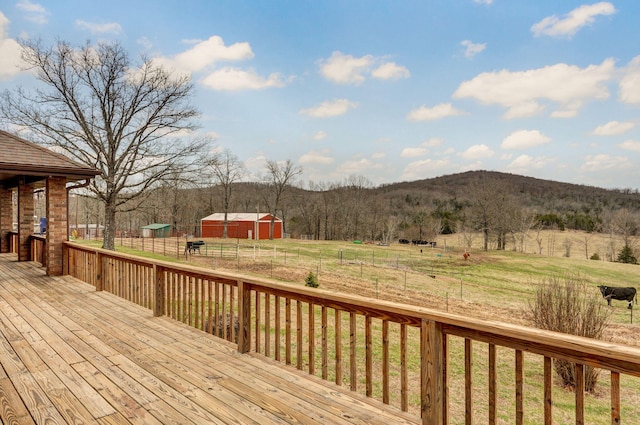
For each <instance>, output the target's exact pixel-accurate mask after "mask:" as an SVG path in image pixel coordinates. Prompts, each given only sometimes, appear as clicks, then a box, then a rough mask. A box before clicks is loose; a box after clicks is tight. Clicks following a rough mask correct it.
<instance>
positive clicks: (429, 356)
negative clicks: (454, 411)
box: [420, 319, 447, 425]
mask: <svg viewBox="0 0 640 425" xmlns="http://www.w3.org/2000/svg"><path fill="white" fill-rule="evenodd" d="M443 337H444V336H443V333H442V325H441V324H439V323H437V322H435V321H433V320H427V319H422V326H421V330H420V354H421V356H420V357H421V359H422V361H421V363H420V368H421V371H420V387H421V391H420V393H421V394H420V398H421V403H420V413H421V416H422V423H423V424H424V425H444V422H443V421H444V406H445V403H446V402H447V400H445V398H444V378H445V377H444V361H445V358H446V356H445V353H444V350H443Z"/></svg>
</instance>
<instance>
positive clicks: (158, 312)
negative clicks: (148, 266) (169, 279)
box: [153, 264, 165, 317]
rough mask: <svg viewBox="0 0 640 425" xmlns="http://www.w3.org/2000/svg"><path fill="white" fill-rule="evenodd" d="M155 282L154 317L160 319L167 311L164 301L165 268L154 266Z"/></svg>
mask: <svg viewBox="0 0 640 425" xmlns="http://www.w3.org/2000/svg"><path fill="white" fill-rule="evenodd" d="M153 281H154V286H155V297H154V298H155V300H154V303H153V317H160V316H162V315H163V314H164V311H165V308H164V307H165V305H164V304H165V299H164V292H165V291H164V267H163V266H160V265H158V264H154V265H153Z"/></svg>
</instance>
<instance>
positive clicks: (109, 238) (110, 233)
mask: <svg viewBox="0 0 640 425" xmlns="http://www.w3.org/2000/svg"><path fill="white" fill-rule="evenodd" d="M96 230H97V229H96ZM115 238H116V207H115V205H112V204H111V203H109V202H107V203H105V206H104V234H103V239H102V248H104V249H109V250H111V251H115V250H116V246H115Z"/></svg>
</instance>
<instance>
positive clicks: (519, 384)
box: [65, 243, 640, 424]
mask: <svg viewBox="0 0 640 425" xmlns="http://www.w3.org/2000/svg"><path fill="white" fill-rule="evenodd" d="M65 258H66V260H67V261H66V264H65V265H66V272H68V274H70V275H72V276H75V277H76V278H78V279H81V280H83V281H85V282H88V283H90V284H92V285H94V286H95V287H96V289H97V290H105V291H109V292H112V293H114V294H116V295H118V296H121V297H123V298H125V299H127V300H129V301H132V302H135V303H137V304H140V305H142V306H144V307H146V308H149V309H151V310H152V311H153V312H154V315H156V316H161V315H166V316H169V317H172V318H174V319H176V320H179V321H182V322H184V323H186V324H189V325H190V326H193V327H196V328H198V329H201V330H203V331H206V332H210V333H214V334H216V335H218V336H220V337H222V338H225V339H227V340H229V341H232V342H236V343H237V346H238V350H239V351H240V352H242V353H247V352H256V353H260V354H262V355H264V356H266V357H270V358H272V359H275V360H277V361H281V362H283V363H286V364H289V365H292V366H295V367H296V368H298V369H300V370H306V371H307V372H308V373H309V374H313V375H317V376H320V377H321V378H323V379H325V380H331V381H333V382H335V383H337V384H338V385H344V386H348V387H349V388H350V389H351V390H353V391H358V392H362V393H364V394H366V395H367V396H369V397H374V398H379V399H380V400H382V401H383V402H384V403H388V404H391V405H394V406H397V407H398V408H400V409H401V410H404V411H409V412H412V413H415V414H416V415H419V416H420V417H421V418H422V423H424V424H448V423H450V422H451V417H452V414H453V413H455V414H456V415H459V416H461V417H462V419H461V420H463V421H464V423H465V424H471V423H473V422H474V421H475V422H476V423H489V424H495V423H498V421H499V420H500V418H499V415H500V414H504V412H501V411H500V410H501V409H503V410H504V409H505V408H504V405H505V402H504V397H505V396H504V393H503V392H501V391H500V390H501V388H498V382H502V381H503V380H501V379H500V375H502V374H505V373H506V374H507V375H509V378H510V379H513V380H512V381H511V382H512V384H511V385H512V388H511V390H510V391H508V393H509V394H510V396H512V400H511V401H507V403H506V405H507V406H508V407H507V408H506V409H507V410H508V412H509V418H508V419H507V420H506V421H507V422H509V423H516V424H523V423H524V422H525V417H527V415H529V414H531V412H528V411H527V410H526V408H525V406H531V405H532V403H533V404H534V405H535V406H536V407H535V408H533V409H534V410H536V411H537V412H538V413H537V414H539V416H540V419H535V420H534V422H537V423H544V424H552V423H553V421H554V412H553V407H554V399H553V398H554V394H556V392H554V391H553V374H552V361H553V359H563V360H568V361H570V362H572V363H575V364H576V374H577V376H578V383H577V385H576V388H575V399H574V407H573V410H574V414H575V423H577V424H582V423H584V421H585V419H584V417H585V400H586V397H585V392H584V385H583V383H584V379H583V376H584V368H585V366H593V367H597V368H602V369H604V370H606V371H609V372H610V373H608V374H607V375H608V376H610V387H611V390H610V393H611V396H610V403H608V404H609V405H610V412H611V413H610V418H611V423H612V424H619V423H620V421H621V392H620V391H621V385H620V380H621V375H629V376H635V377H640V350H638V349H635V348H631V347H626V346H620V345H615V344H611V343H606V342H602V341H597V340H592V339H587V338H581V337H575V336H570V335H564V334H559V333H554V332H547V331H542V330H539V329H533V328H527V327H522V326H517V325H510V324H504V323H497V322H490V321H481V320H478V319H473V318H466V317H462V316H459V315H453V314H448V313H443V312H439V311H434V310H429V309H424V308H419V307H413V306H408V305H401V304H397V303H392V302H384V301H379V300H373V299H369V298H364V297H359V296H354V295H345V294H337V293H330V292H328V291H323V290H320V289H314V288H307V287H304V286H302V285H294V284H285V283H279V282H274V281H270V280H267V279H258V278H253V277H247V276H242V275H236V274H230V273H221V272H218V271H216V270H209V269H203V268H196V267H191V266H188V265H181V264H177V263H168V262H162V261H156V260H148V259H143V258H140V257H135V256H131V255H126V254H120V253H116V252H113V251H106V250H101V249H93V248H87V247H83V246H79V245H76V244H73V243H65ZM456 346H457V347H456ZM479 353H483V355H482V356H480V354H479ZM509 353H512V354H509ZM485 355H486V357H485ZM525 355H526V357H525ZM505 358H509V359H510V361H506V362H505V360H504V359H505ZM525 358H526V359H527V362H531V363H537V364H539V365H540V369H541V370H540V372H539V377H540V378H539V379H540V381H541V382H542V387H543V388H542V393H541V394H536V395H533V396H532V395H530V394H528V393H525V388H527V386H526V385H525V383H526V380H525ZM474 362H475V363H476V364H475V365H474ZM481 363H482V364H484V363H486V369H485V370H484V372H483V373H484V375H483V376H485V377H486V378H485V379H486V382H484V383H483V385H487V387H484V388H483V389H482V390H481V391H478V389H479V388H480V387H479V386H478V385H477V383H476V377H477V371H476V369H478V366H479V365H480V364H481ZM505 364H506V365H507V367H506V369H507V370H506V371H505ZM531 373H532V372H530V371H528V370H527V377H528V376H529V374H531ZM529 379H531V378H529ZM533 379H538V378H537V376H536V377H534V378H533ZM483 381H484V379H483ZM478 393H482V394H486V397H485V398H484V399H483V400H482V403H483V404H484V406H483V407H480V408H479V406H478V404H479V403H478ZM532 399H534V400H533V401H532ZM535 399H537V400H540V401H539V402H537V404H535V403H536V402H535ZM460 406H463V407H460ZM500 406H502V407H500ZM529 409H530V410H532V408H531V407H529ZM454 410H455V412H454ZM479 411H481V412H482V415H483V417H481V418H479V413H478V412H479ZM485 414H486V418H485V417H484V415H485ZM607 416H608V415H607ZM502 420H504V419H502ZM564 422H565V420H564V419H561V420H560V422H559V423H564Z"/></svg>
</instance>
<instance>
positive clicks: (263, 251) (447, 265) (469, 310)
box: [117, 232, 640, 424]
mask: <svg viewBox="0 0 640 425" xmlns="http://www.w3.org/2000/svg"><path fill="white" fill-rule="evenodd" d="M545 237H546V239H545V242H544V243H543V245H544V246H551V245H552V244H559V242H558V241H563V243H564V244H565V248H563V249H562V250H561V251H560V252H558V250H551V249H549V250H545V251H543V252H548V253H549V254H551V253H553V255H545V254H544V253H543V254H542V255H540V254H538V253H530V252H529V253H526V252H525V253H522V252H515V251H513V250H506V251H493V250H490V251H482V250H481V249H479V246H476V245H477V244H478V243H479V242H480V239H479V238H476V245H474V246H472V248H471V250H470V251H469V252H470V257H469V258H468V259H466V260H465V259H464V258H463V255H462V254H463V253H464V252H465V250H463V249H461V248H459V247H460V246H461V242H460V240H459V238H458V237H457V236H455V235H453V236H449V237H447V238H445V237H440V238H439V239H438V244H437V247H436V248H431V247H417V246H407V245H399V244H391V245H390V246H381V245H377V244H359V243H358V244H356V243H353V242H327V241H300V240H290V239H286V240H278V241H261V242H260V243H259V244H254V243H253V241H243V240H240V241H237V240H206V242H207V245H206V247H205V248H204V249H202V250H201V252H200V253H199V254H194V255H187V256H185V255H183V252H182V249H181V248H180V246H176V242H177V243H182V244H183V245H184V239H183V240H177V241H176V240H166V241H162V242H160V241H159V240H156V241H153V245H154V249H155V250H156V252H162V253H163V254H166V253H169V257H165V256H164V255H159V254H153V253H150V252H149V251H150V248H149V244H148V241H147V242H146V243H145V246H144V251H141V246H136V243H138V242H139V241H128V242H127V241H125V242H123V243H122V245H123V246H121V247H118V248H117V249H118V250H120V251H127V252H132V253H136V254H142V255H145V256H152V257H158V258H162V259H173V260H174V261H178V260H179V261H181V262H191V263H194V264H197V265H200V266H206V267H213V268H217V269H223V270H227V271H241V272H242V273H243V274H251V275H255V276H263V277H269V278H275V279H279V280H283V281H287V282H294V283H299V284H300V285H303V284H304V279H305V277H306V276H307V274H308V273H309V272H313V273H316V274H317V275H318V281H319V283H320V287H321V288H322V289H328V290H334V291H340V292H346V293H356V294H359V295H365V296H370V297H372V298H380V299H385V300H391V301H397V302H402V303H407V304H413V305H420V306H423V307H428V308H433V309H438V310H443V311H449V312H453V313H457V314H462V315H465V316H467V317H477V318H479V319H490V320H497V321H505V322H509V323H518V324H523V325H529V323H528V322H527V320H526V318H525V311H526V310H527V308H528V305H529V303H530V302H531V300H532V299H533V295H534V293H535V290H536V288H537V287H538V286H539V285H542V284H545V282H546V280H547V279H549V278H550V277H553V276H563V275H572V276H575V275H578V276H580V277H582V278H583V279H585V280H586V281H587V282H588V284H589V287H590V288H592V289H591V290H593V292H594V294H598V293H599V292H598V289H597V285H599V284H604V285H610V286H636V282H638V281H639V279H640V266H637V265H628V264H620V263H612V262H607V261H595V260H588V259H586V256H587V254H585V250H584V240H585V238H587V237H588V238H589V245H590V246H592V247H593V249H594V250H595V251H597V250H600V252H602V253H603V254H600V255H601V258H604V248H603V247H605V248H606V247H607V246H609V245H608V244H609V243H610V241H609V240H608V238H607V237H606V236H595V237H592V236H588V235H584V234H580V233H568V232H567V233H564V232H562V233H560V232H557V233H556V234H553V235H551V234H547V235H545ZM569 239H571V241H570V242H567V241H568V240H569ZM598 241H600V242H598ZM580 244H582V248H583V249H581V250H578V249H577V248H576V247H579V246H581V245H580ZM567 245H571V247H572V249H571V250H570V251H571V252H568V251H567V249H566V246H567ZM527 246H529V247H535V248H536V249H535V252H537V248H538V243H537V242H535V241H534V240H532V241H529V243H528V244H527ZM598 246H600V248H597V247H598ZM160 247H161V248H160ZM592 252H593V251H592ZM567 253H569V254H570V255H568V256H567V255H566V254H567ZM587 253H588V252H587ZM602 302H603V303H605V300H604V299H603V300H602ZM611 312H612V316H611V324H610V325H609V331H608V332H607V338H608V339H609V340H611V341H613V342H616V343H621V344H625V345H630V346H640V329H639V327H638V325H636V324H635V323H636V322H640V318H633V319H634V320H633V321H634V324H631V323H630V322H631V319H632V316H631V313H633V310H629V309H627V306H626V303H625V302H622V301H613V305H612V307H611ZM342 329H348V326H347V325H346V324H345V325H343V327H342ZM463 343H464V342H463V340H461V339H458V338H451V342H450V368H451V380H450V386H451V389H450V394H451V401H452V407H451V416H452V418H451V422H450V423H452V424H457V423H464V403H463V402H462V399H459V396H458V395H459V394H463V393H464V391H463V389H464V387H463V386H464V382H463V379H461V376H463V365H464V361H463V353H464V349H463ZM416 354H417V353H416ZM316 358H317V357H316ZM498 359H499V382H498V388H499V400H500V405H499V412H500V423H511V422H512V418H513V412H514V409H515V407H514V403H513V400H514V399H515V392H514V385H513V382H514V380H515V377H514V366H513V365H514V361H515V360H514V353H513V351H511V350H507V349H503V348H499V350H498ZM486 363H487V346H486V344H480V343H477V344H474V380H475V385H476V388H477V389H478V390H477V391H475V392H474V411H475V412H476V416H475V417H476V418H478V419H476V421H479V423H482V422H483V420H482V419H483V418H486V415H487V410H488V407H487V402H486V396H487V394H486V388H487V364H486ZM525 364H526V368H525V399H526V403H527V404H526V412H527V413H526V414H525V423H528V424H538V423H541V422H542V416H541V415H542V409H541V406H542V386H541V383H542V358H540V357H539V356H534V355H526V356H525ZM622 386H623V388H622V400H623V411H622V412H623V418H636V417H640V403H638V401H640V380H638V379H636V378H632V377H628V376H623V377H622ZM609 399H610V384H609V374H608V372H606V371H605V372H603V373H602V375H601V378H600V383H599V385H598V387H597V390H596V392H595V393H593V394H590V395H589V396H588V397H587V406H586V419H587V423H607V422H609V421H610V418H609V415H610V407H609ZM414 401H416V400H414ZM392 402H393V400H392ZM392 404H393V403H392ZM573 406H574V396H573V393H572V392H571V391H570V390H568V389H564V388H561V387H560V386H559V385H556V386H555V387H554V423H569V422H573V421H574V419H573ZM625 422H628V419H627V421H625Z"/></svg>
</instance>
